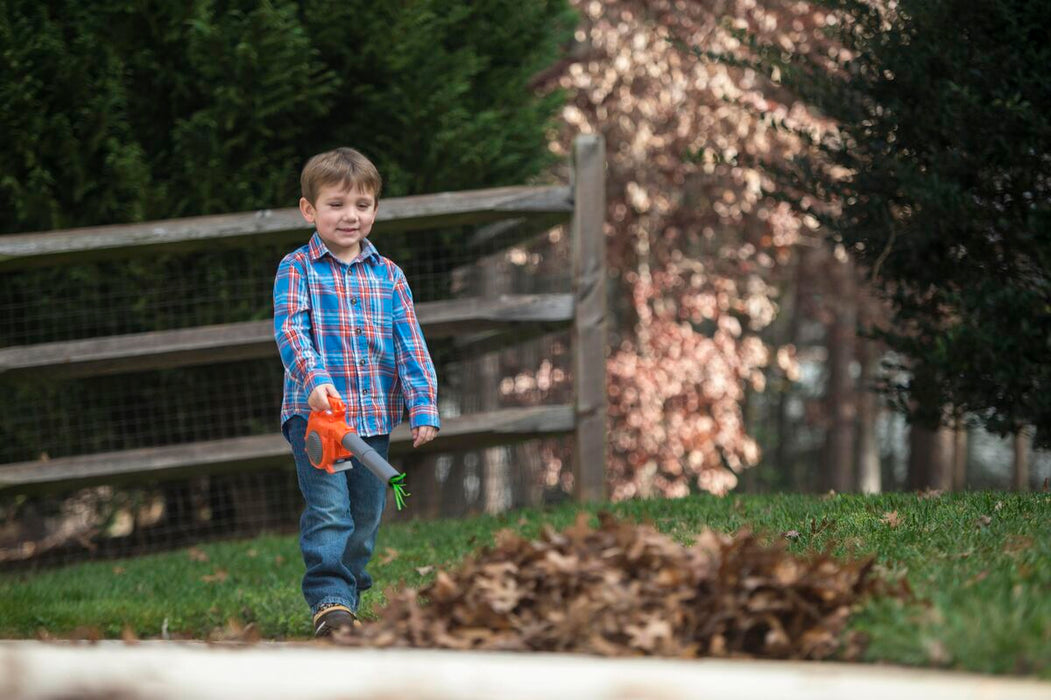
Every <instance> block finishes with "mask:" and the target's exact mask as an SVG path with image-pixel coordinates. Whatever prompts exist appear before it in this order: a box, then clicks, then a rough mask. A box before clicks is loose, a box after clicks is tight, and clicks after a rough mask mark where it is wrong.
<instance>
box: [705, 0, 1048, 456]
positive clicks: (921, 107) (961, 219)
mask: <svg viewBox="0 0 1051 700" xmlns="http://www.w3.org/2000/svg"><path fill="white" fill-rule="evenodd" d="M821 4H824V5H827V6H829V7H830V9H832V10H834V11H835V13H836V16H837V17H838V18H839V22H838V23H837V24H836V25H834V26H835V29H834V31H832V32H831V34H832V36H833V39H834V40H835V43H836V44H837V49H838V51H839V53H838V55H840V56H844V55H845V56H848V59H847V60H840V61H839V62H838V65H836V66H835V67H834V68H833V69H830V68H829V67H828V65H827V60H826V59H825V58H824V57H821V58H820V59H815V58H814V57H812V56H804V55H801V54H798V53H791V52H786V51H785V50H784V48H783V47H773V46H763V45H760V44H758V43H756V42H752V44H751V49H752V50H753V53H752V59H753V60H748V61H744V62H745V63H748V64H750V65H752V66H754V67H756V68H759V69H761V70H763V71H765V73H766V74H767V75H768V76H771V77H776V79H777V81H778V82H780V83H781V84H783V85H784V86H785V87H788V88H789V89H791V90H793V91H794V92H796V93H797V94H801V95H803V96H805V98H806V99H808V100H809V101H810V102H811V103H812V104H813V105H814V106H815V107H816V108H818V109H819V110H821V111H822V112H824V113H825V114H826V115H827V116H829V117H831V118H832V119H833V120H835V122H836V123H837V124H838V129H837V130H836V131H835V132H834V133H833V134H831V135H829V136H828V137H826V138H824V139H822V140H820V141H819V142H812V145H813V148H812V149H811V150H810V151H809V152H808V153H807V154H806V155H805V156H804V157H802V158H800V159H799V160H797V161H796V162H795V163H793V164H792V166H790V167H787V168H779V167H774V166H770V167H768V171H769V172H770V173H771V174H773V175H774V176H775V177H776V179H777V181H778V183H779V185H780V188H781V191H782V192H789V193H791V194H792V196H793V199H794V202H795V203H796V204H797V205H798V206H800V207H801V208H804V209H808V210H810V211H812V212H813V213H814V214H815V215H816V216H818V217H819V218H820V219H821V220H822V221H823V223H824V224H825V226H826V227H827V228H828V229H829V230H830V231H832V232H833V235H834V238H835V240H837V241H842V242H843V243H844V244H846V245H847V246H848V248H849V249H850V250H852V251H853V252H854V253H855V254H856V255H857V256H858V258H859V259H860V260H861V261H862V262H863V263H865V264H866V265H867V268H868V271H869V274H870V275H871V276H872V278H873V279H874V281H875V283H876V284H877V286H878V287H880V288H881V289H882V290H883V291H884V292H885V294H886V296H887V298H888V299H889V300H890V301H891V302H892V303H893V308H894V309H895V314H896V323H895V325H894V326H893V327H891V328H886V329H881V332H880V335H881V336H882V337H884V338H885V339H886V340H887V341H888V342H889V344H890V346H891V347H892V348H893V349H895V350H897V351H899V352H900V353H901V354H902V355H904V356H905V357H906V358H908V367H909V370H910V373H911V377H912V378H911V379H910V380H909V381H908V382H906V383H904V384H903V385H901V386H898V387H895V388H896V390H897V391H896V397H897V399H898V402H899V405H900V406H901V407H903V408H905V409H907V410H909V411H910V412H911V413H912V417H913V418H914V419H916V420H919V421H920V422H921V423H924V424H927V425H929V426H930V425H933V424H935V423H937V421H938V420H939V419H941V418H943V417H944V415H945V414H946V413H947V412H948V410H950V409H951V410H952V411H954V412H957V413H967V414H969V415H972V416H975V417H977V418H978V419H980V420H981V422H982V423H983V424H984V425H985V426H986V427H987V428H989V429H990V430H993V431H996V432H1000V433H1006V432H1011V431H1016V430H1018V429H1019V428H1020V427H1021V426H1023V425H1026V424H1032V425H1035V426H1037V428H1038V434H1037V441H1038V442H1039V443H1042V444H1044V445H1048V444H1051V363H1049V362H1048V361H1047V359H1048V351H1049V347H1051V346H1049V342H1051V281H1049V278H1048V273H1047V271H1048V270H1049V269H1051V77H1049V76H1051V72H1049V71H1048V68H1049V67H1051V41H1048V39H1049V37H1048V30H1047V28H1048V27H1049V26H1051V4H1048V3H1046V2H1042V1H1041V0H982V1H981V2H971V1H970V0H901V1H900V2H898V3H896V4H893V5H892V6H884V5H883V4H880V3H876V4H873V3H867V2H857V1H855V0H831V1H829V2H824V3H821ZM843 49H845V50H846V51H843ZM720 59H721V60H726V61H728V62H731V63H733V62H737V61H734V60H732V59H728V58H727V57H725V56H723V57H720ZM803 136H804V138H809V136H807V135H805V134H804V135H803ZM844 173H845V174H846V175H844ZM815 201H816V202H817V203H818V204H816V205H809V204H808V202H815Z"/></svg>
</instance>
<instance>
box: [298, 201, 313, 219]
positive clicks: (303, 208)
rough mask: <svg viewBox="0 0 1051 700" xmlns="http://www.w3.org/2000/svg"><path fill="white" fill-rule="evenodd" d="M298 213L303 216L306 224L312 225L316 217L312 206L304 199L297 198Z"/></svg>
mask: <svg viewBox="0 0 1051 700" xmlns="http://www.w3.org/2000/svg"><path fill="white" fill-rule="evenodd" d="M299 213H300V214H302V215H303V218H304V219H306V220H307V223H308V224H312V223H314V217H315V216H316V215H317V211H316V210H315V209H314V205H313V204H311V203H310V200H309V199H307V198H306V197H300V198H299Z"/></svg>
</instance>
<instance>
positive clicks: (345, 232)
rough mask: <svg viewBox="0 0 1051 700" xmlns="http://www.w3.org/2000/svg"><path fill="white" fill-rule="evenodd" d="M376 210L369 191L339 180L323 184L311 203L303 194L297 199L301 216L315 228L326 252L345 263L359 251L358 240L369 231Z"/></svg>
mask: <svg viewBox="0 0 1051 700" xmlns="http://www.w3.org/2000/svg"><path fill="white" fill-rule="evenodd" d="M376 209H377V204H376V197H375V196H374V195H373V194H372V193H371V192H364V191H362V190H361V189H359V188H358V187H356V186H355V187H352V188H350V189H346V188H344V187H343V186H342V184H340V183H337V184H334V185H325V186H323V187H322V188H321V191H320V192H318V196H317V201H316V202H314V203H311V202H310V201H309V200H307V199H306V198H305V197H303V198H301V199H300V200H299V211H300V212H302V214H303V218H304V219H306V220H307V222H309V223H311V224H314V226H315V227H317V232H318V235H319V236H320V237H321V240H322V241H324V242H325V245H326V246H328V249H329V251H330V252H331V253H332V254H333V255H335V256H336V257H337V258H339V259H341V260H343V261H344V262H350V261H351V260H353V259H354V258H356V257H357V256H358V253H360V252H361V241H362V240H363V239H364V238H365V237H366V236H368V235H369V233H371V232H372V224H373V222H374V221H375V220H376Z"/></svg>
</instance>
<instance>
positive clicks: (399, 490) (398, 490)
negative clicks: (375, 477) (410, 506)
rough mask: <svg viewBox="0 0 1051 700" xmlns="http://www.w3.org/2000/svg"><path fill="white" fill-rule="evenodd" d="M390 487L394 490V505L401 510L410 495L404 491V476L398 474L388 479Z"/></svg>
mask: <svg viewBox="0 0 1051 700" xmlns="http://www.w3.org/2000/svg"><path fill="white" fill-rule="evenodd" d="M390 487H391V488H392V489H394V505H396V506H397V507H398V510H401V509H402V508H404V507H405V499H406V498H408V497H409V496H411V495H412V494H411V493H409V492H408V491H406V490H405V475H404V474H398V475H397V476H392V477H391V478H390Z"/></svg>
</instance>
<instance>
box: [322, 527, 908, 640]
mask: <svg viewBox="0 0 1051 700" xmlns="http://www.w3.org/2000/svg"><path fill="white" fill-rule="evenodd" d="M591 519H592V516H590V515H588V514H586V513H584V514H581V515H580V516H579V517H578V518H577V520H576V522H575V523H574V524H573V525H571V526H570V527H568V528H566V529H565V530H563V531H562V532H557V531H555V530H554V529H553V528H551V527H545V528H543V529H542V532H541V534H540V536H539V538H538V539H537V540H534V541H529V540H526V539H525V538H523V537H521V536H520V535H518V534H516V533H513V532H510V531H504V532H501V533H499V534H498V536H497V537H496V538H495V544H494V545H493V546H491V547H486V548H483V549H482V550H480V551H479V552H477V553H476V554H475V555H473V556H471V557H469V558H467V559H466V560H465V561H464V562H463V563H462V564H461V565H460V567H459V568H458V569H456V570H452V571H446V570H438V571H437V573H436V575H435V577H434V580H433V581H432V582H431V583H429V584H428V585H426V586H424V587H423V588H422V589H420V590H419V591H416V590H414V589H408V590H405V591H402V592H392V593H390V594H388V601H389V602H388V604H387V605H386V607H384V608H383V609H381V610H380V611H379V619H378V620H377V621H376V622H374V623H373V624H370V625H368V626H367V627H365V628H364V629H362V630H360V633H356V634H355V635H353V636H352V637H351V638H348V639H346V640H343V639H340V640H337V641H338V643H341V644H348V645H355V646H373V647H385V646H410V647H443V648H452V649H489V650H497V649H501V650H519V651H521V650H531V651H551V652H577V653H590V654H602V655H605V656H631V655H638V654H640V653H641V654H654V655H661V656H671V657H676V658H691V657H696V656H701V655H705V654H710V655H714V656H768V657H776V658H827V657H829V656H832V655H833V654H835V653H836V650H837V649H838V648H839V646H840V642H841V637H842V635H843V634H844V629H845V627H846V621H847V617H848V615H849V611H850V609H851V608H852V606H854V605H856V603H857V601H858V600H859V599H860V597H861V596H863V595H866V594H868V593H869V592H870V591H872V590H873V589H874V585H875V583H874V581H875V579H874V578H872V577H871V576H870V573H871V567H872V560H871V559H866V560H861V561H838V560H834V559H832V558H831V557H830V556H829V555H828V554H815V555H809V556H807V557H800V556H795V555H792V554H790V553H789V552H788V551H787V549H786V547H785V545H784V544H783V543H779V544H775V545H769V544H765V543H763V542H762V541H761V540H760V538H758V537H757V536H755V535H753V534H752V533H750V532H747V531H744V530H742V531H740V532H738V533H737V534H736V535H733V536H729V535H722V534H719V533H715V532H713V531H711V530H706V531H704V532H702V533H701V534H700V535H698V536H697V538H696V539H695V541H694V543H693V544H692V545H690V546H688V547H684V546H682V545H680V544H678V543H677V542H675V541H674V540H673V539H671V538H670V537H668V536H665V535H662V534H660V533H659V532H657V531H656V530H654V529H653V528H652V527H650V526H647V525H636V524H633V523H630V522H626V521H619V520H617V519H615V518H613V517H612V516H610V515H609V514H606V513H602V514H600V515H599V517H598V519H599V525H598V527H593V526H592V525H591ZM830 525H831V523H828V522H824V521H823V522H822V524H821V529H825V528H826V527H829V526H830ZM813 527H814V529H815V530H816V529H818V525H817V523H813ZM901 590H902V591H904V590H905V587H904V586H903V587H902V588H901ZM421 601H426V603H423V602H421ZM859 639H860V638H859ZM862 641H863V640H861V641H859V640H855V642H854V643H855V646H857V645H858V644H861V643H862Z"/></svg>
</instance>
